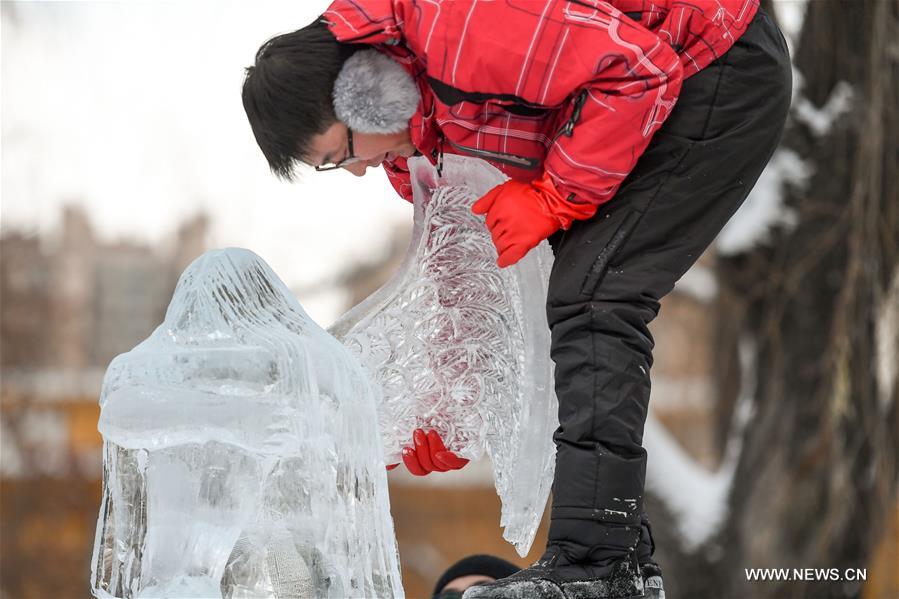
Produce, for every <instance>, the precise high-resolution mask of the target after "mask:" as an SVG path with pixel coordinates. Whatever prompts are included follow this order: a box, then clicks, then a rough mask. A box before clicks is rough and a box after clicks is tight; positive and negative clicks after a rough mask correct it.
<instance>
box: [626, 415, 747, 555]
mask: <svg viewBox="0 0 899 599" xmlns="http://www.w3.org/2000/svg"><path fill="white" fill-rule="evenodd" d="M643 446H644V447H645V448H646V451H647V452H648V454H649V459H648V462H647V465H646V486H647V488H648V489H649V490H651V491H653V492H654V493H655V494H656V495H657V496H658V497H660V498H661V499H662V500H663V501H664V502H665V504H666V506H667V507H668V508H669V509H670V510H671V512H672V514H673V515H674V517H675V518H676V524H677V527H678V530H679V531H680V533H681V536H682V538H683V540H684V548H685V549H686V550H687V551H692V550H694V549H696V548H697V547H699V546H700V545H702V543H703V542H704V541H705V540H706V539H708V538H710V537H711V536H712V535H713V534H714V533H715V531H716V530H717V529H718V526H719V524H720V523H721V522H722V521H723V520H724V517H725V516H726V514H727V494H728V491H729V490H730V485H731V481H732V479H733V464H732V463H731V464H728V465H727V467H722V468H720V469H719V470H718V471H717V472H710V471H708V470H706V469H705V468H703V467H702V466H700V465H699V464H698V463H697V462H696V461H695V460H694V459H693V458H691V457H690V456H689V455H688V454H687V452H686V451H684V449H683V448H682V447H681V446H680V444H679V443H678V442H677V440H675V439H674V437H673V436H672V435H671V433H669V432H668V430H667V429H666V428H665V426H664V425H663V424H662V423H661V422H659V420H658V418H656V417H655V415H654V414H653V412H652V411H651V410H650V413H649V417H648V418H647V419H646V428H645V433H644V437H643Z"/></svg>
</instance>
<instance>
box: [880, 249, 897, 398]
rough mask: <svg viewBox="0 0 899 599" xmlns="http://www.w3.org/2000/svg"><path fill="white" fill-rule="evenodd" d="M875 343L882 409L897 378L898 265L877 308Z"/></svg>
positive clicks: (890, 394) (892, 390)
mask: <svg viewBox="0 0 899 599" xmlns="http://www.w3.org/2000/svg"><path fill="white" fill-rule="evenodd" d="M874 334H875V336H876V344H877V357H876V367H877V396H878V398H879V400H880V407H881V408H883V410H884V411H886V410H887V408H889V405H890V402H891V401H892V398H893V396H894V391H895V389H896V384H897V379H899V267H897V268H896V271H895V272H894V273H893V283H892V285H891V286H890V289H889V290H888V292H887V296H886V297H885V298H884V299H883V300H882V301H881V302H880V306H879V308H878V309H877V321H876V325H875V329H874Z"/></svg>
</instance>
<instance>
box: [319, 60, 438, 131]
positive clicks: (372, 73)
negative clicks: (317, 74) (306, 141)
mask: <svg viewBox="0 0 899 599" xmlns="http://www.w3.org/2000/svg"><path fill="white" fill-rule="evenodd" d="M333 100H334V114H335V115H336V116H337V118H338V119H340V121H341V122H343V123H344V124H345V125H346V126H347V127H349V128H350V129H352V130H353V131H358V132H359V133H398V132H400V131H403V130H404V129H406V128H407V127H408V126H409V119H410V118H412V115H413V114H415V110H416V109H417V108H418V103H419V101H420V100H421V96H420V94H419V92H418V87H417V86H416V85H415V80H414V79H413V78H412V75H410V74H409V73H407V72H406V70H405V69H403V67H401V66H400V65H399V64H397V63H396V61H394V60H393V59H392V58H390V57H389V56H387V55H385V54H381V53H380V52H378V51H377V50H360V51H358V52H356V53H355V54H353V55H352V56H351V57H349V58H348V59H347V60H346V62H345V63H344V64H343V67H342V68H341V70H340V74H338V75H337V80H336V81H335V82H334V93H333Z"/></svg>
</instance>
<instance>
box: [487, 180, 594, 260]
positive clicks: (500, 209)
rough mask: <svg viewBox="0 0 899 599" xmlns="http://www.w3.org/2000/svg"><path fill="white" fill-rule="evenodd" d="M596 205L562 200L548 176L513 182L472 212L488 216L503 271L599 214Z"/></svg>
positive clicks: (497, 189)
mask: <svg viewBox="0 0 899 599" xmlns="http://www.w3.org/2000/svg"><path fill="white" fill-rule="evenodd" d="M596 208H597V206H596V205H595V204H577V203H574V202H570V201H568V200H566V199H564V198H563V197H562V195H561V194H560V193H559V191H558V190H557V189H556V186H555V184H554V183H553V181H552V179H551V178H550V176H549V173H543V176H542V177H541V178H539V179H535V180H533V181H531V182H530V183H523V182H521V181H515V180H514V179H510V180H508V181H506V182H505V183H503V184H501V185H497V186H496V187H494V188H493V189H491V190H490V191H488V192H487V193H486V194H485V195H484V197H482V198H481V199H480V200H478V201H477V202H475V203H474V205H473V206H472V207H471V211H472V212H474V213H475V214H486V215H487V227H488V228H489V229H490V236H491V237H492V238H493V245H495V246H496V253H497V255H498V256H499V259H498V260H497V261H496V263H497V265H498V266H499V267H500V268H503V267H505V266H510V265H512V264H515V263H516V262H518V261H519V260H521V259H522V258H523V257H524V255H525V254H527V253H528V252H529V251H531V248H534V247H536V246H537V244H538V243H540V242H541V241H543V240H544V239H546V238H547V237H549V236H550V235H552V234H553V233H555V232H556V231H558V230H559V229H560V228H562V229H568V227H570V226H571V222H572V221H574V220H583V219H586V218H590V217H591V216H593V215H594V214H596Z"/></svg>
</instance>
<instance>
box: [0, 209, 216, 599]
mask: <svg viewBox="0 0 899 599" xmlns="http://www.w3.org/2000/svg"><path fill="white" fill-rule="evenodd" d="M207 228H208V220H207V218H206V217H205V216H198V217H196V218H194V219H192V220H191V221H189V222H187V223H185V224H183V225H182V226H181V227H180V228H179V229H178V231H176V232H175V233H174V234H173V235H171V239H172V241H171V242H170V243H169V244H168V245H167V246H166V248H165V249H164V250H162V251H160V250H158V249H155V248H152V247H150V246H147V245H142V244H137V243H133V242H127V241H117V242H107V241H104V240H101V239H100V238H99V237H98V236H97V235H96V234H95V232H94V230H93V228H92V226H91V223H90V221H89V219H88V217H87V215H86V214H85V212H84V211H83V210H82V209H80V208H77V207H69V208H67V209H66V210H65V211H64V214H63V216H62V219H61V226H60V229H59V231H57V232H56V234H55V235H53V236H52V237H49V238H46V239H40V238H38V237H35V236H29V235H24V234H22V233H19V232H15V231H9V232H5V233H4V235H3V236H2V237H0V301H2V311H0V427H2V428H0V443H2V445H0V491H2V502H0V512H2V513H0V522H2V524H0V526H2V529H3V534H2V547H0V552H2V554H3V561H2V571H0V596H3V597H41V598H45V597H59V598H60V599H62V598H67V597H86V596H89V594H90V593H89V587H88V579H89V572H90V570H89V560H90V554H91V549H92V546H93V536H94V527H95V524H96V518H97V509H98V505H99V498H100V477H101V474H102V465H101V443H102V440H101V438H100V435H99V433H98V432H97V419H98V417H99V406H98V404H97V400H98V397H99V392H100V385H101V382H102V377H103V373H104V371H105V369H106V367H107V365H108V364H109V362H110V361H111V360H112V358H114V357H115V356H116V355H118V354H120V353H122V352H125V351H128V350H129V349H131V348H132V347H133V346H134V345H136V344H137V343H138V342H140V341H142V340H143V339H145V338H146V337H147V336H148V335H149V334H150V333H151V332H152V331H153V329H154V328H155V327H156V326H157V325H158V324H159V323H160V322H162V319H163V316H164V313H165V309H166V306H167V305H168V302H169V300H170V299H171V295H172V292H173V291H174V288H175V284H176V282H177V279H178V276H179V275H180V273H181V271H182V270H183V268H184V266H186V264H187V263H189V262H190V261H191V260H193V259H194V258H195V257H196V256H197V255H199V254H200V253H202V251H203V250H204V249H205V247H206V241H205V238H206V232H207ZM46 563H53V564H54V566H53V567H52V568H46V569H45V568H43V567H40V568H37V567H36V564H46Z"/></svg>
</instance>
